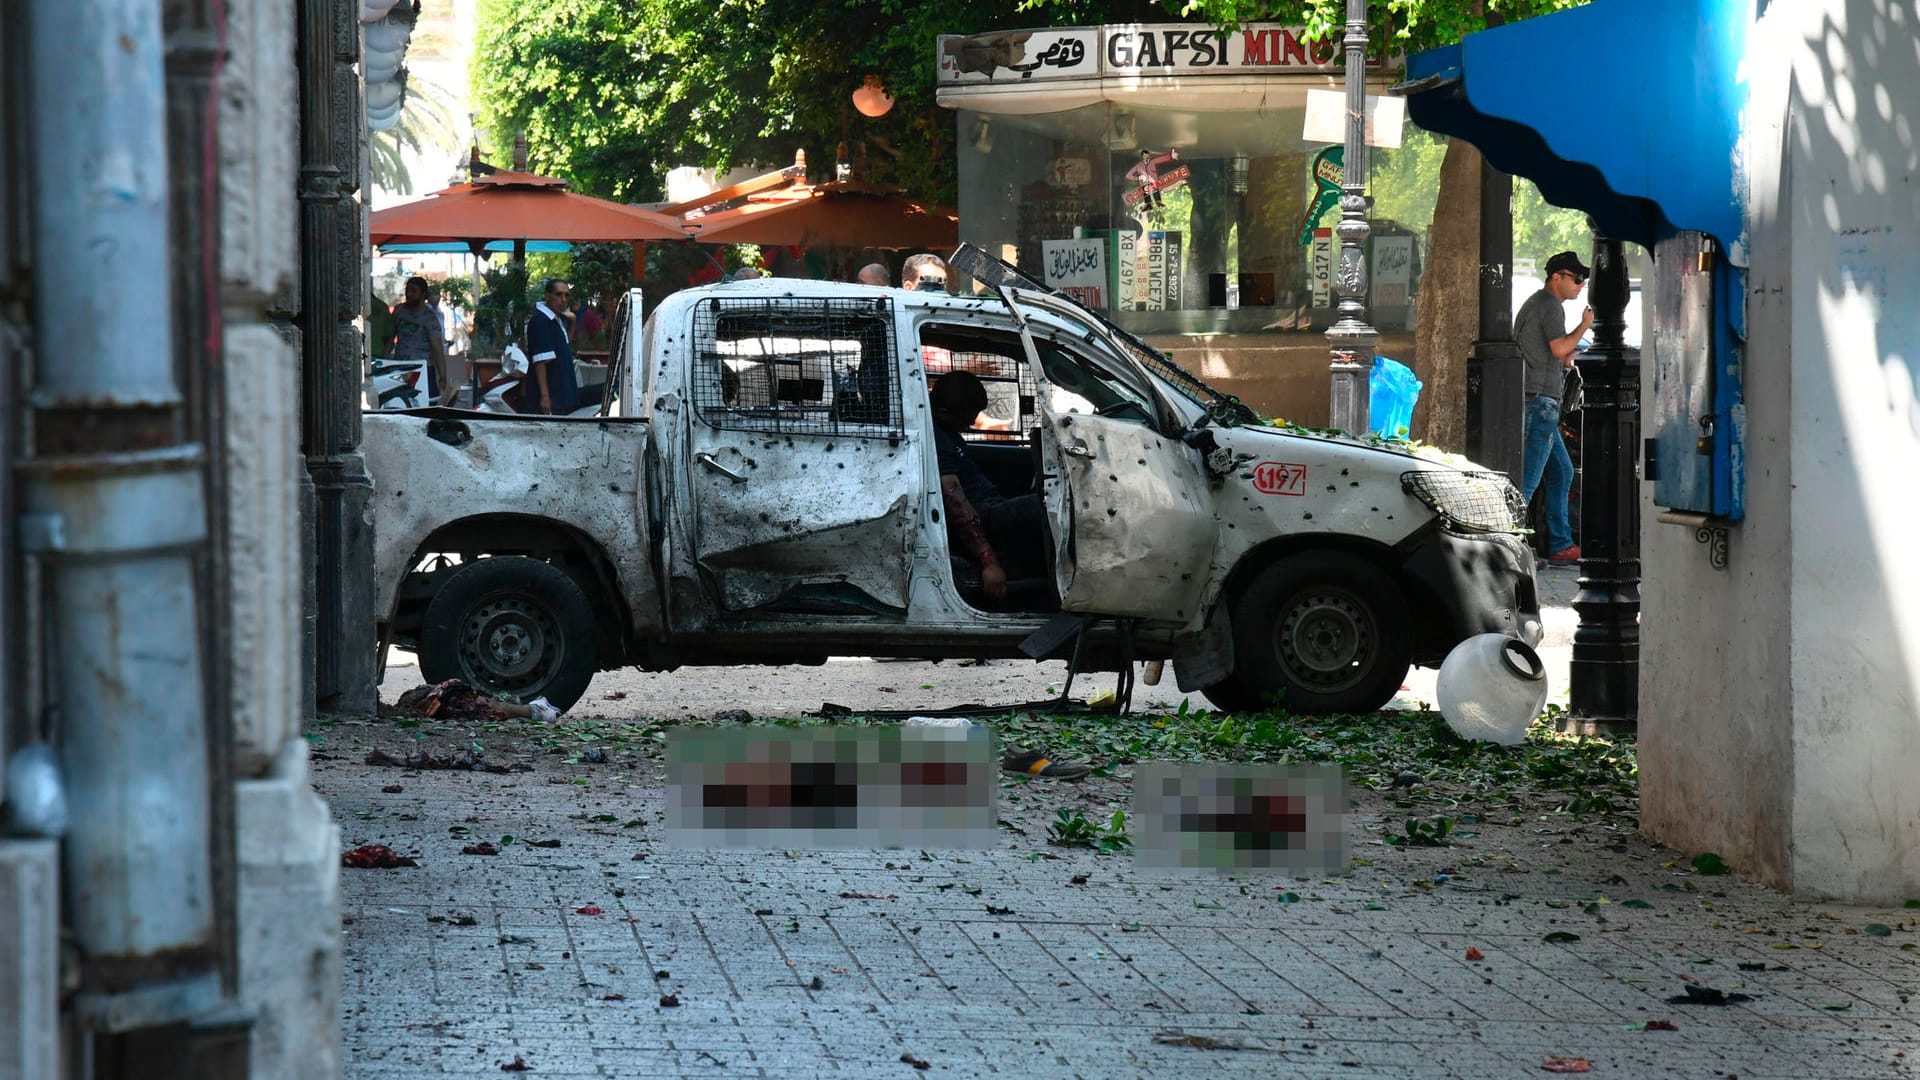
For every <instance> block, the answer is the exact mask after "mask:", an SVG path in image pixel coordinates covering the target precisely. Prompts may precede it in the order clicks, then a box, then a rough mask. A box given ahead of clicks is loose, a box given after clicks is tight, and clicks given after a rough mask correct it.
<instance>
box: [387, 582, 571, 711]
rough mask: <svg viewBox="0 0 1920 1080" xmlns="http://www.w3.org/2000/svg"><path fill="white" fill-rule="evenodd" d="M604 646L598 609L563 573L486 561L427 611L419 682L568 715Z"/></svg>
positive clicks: (442, 593)
mask: <svg viewBox="0 0 1920 1080" xmlns="http://www.w3.org/2000/svg"><path fill="white" fill-rule="evenodd" d="M598 638H599V628H598V627H597V626H596V624H595V623H594V619H593V605H592V604H591V603H589V602H588V600H587V596H586V594H585V593H584V592H582V591H580V586H579V585H578V584H576V583H575V582H574V580H573V579H572V578H571V577H568V576H567V575H566V574H565V573H564V572H563V571H561V570H559V569H558V568H556V567H553V566H550V565H548V564H547V563H544V562H541V561H540V560H538V559H529V558H526V557H524V556H518V555H510V556H501V557H498V558H491V559H480V560H478V561H475V562H472V563H469V564H467V565H466V566H463V567H461V568H460V569H459V570H458V571H456V572H455V573H454V574H453V576H452V577H449V578H448V579H447V581H446V584H444V585H442V586H441V587H440V590H439V591H438V592H436V593H435V594H434V596H433V600H432V601H431V602H429V603H428V604H427V612H426V617H425V619H424V620H423V621H422V624H421V627H420V674H421V676H422V677H424V678H425V679H426V680H427V681H428V682H440V681H442V680H444V679H462V680H465V681H466V682H467V683H469V684H470V685H472V686H475V687H479V688H481V689H483V690H490V691H494V692H496V693H502V694H509V695H511V696H513V697H514V698H517V699H518V700H520V701H531V700H533V699H534V698H537V697H544V698H546V699H547V700H548V701H550V702H552V703H553V704H554V705H555V706H557V707H559V708H561V709H566V708H570V707H571V706H572V705H573V703H574V702H576V701H579V700H580V696H581V695H582V694H585V693H586V692H587V684H588V683H589V682H591V681H592V679H593V672H594V666H595V665H594V658H595V656H596V653H597V649H598Z"/></svg>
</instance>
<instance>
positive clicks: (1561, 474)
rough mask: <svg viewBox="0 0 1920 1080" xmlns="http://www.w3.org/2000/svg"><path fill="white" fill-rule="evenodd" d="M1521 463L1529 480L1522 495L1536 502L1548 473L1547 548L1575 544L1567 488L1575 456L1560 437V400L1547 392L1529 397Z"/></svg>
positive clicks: (1550, 550) (1560, 548)
mask: <svg viewBox="0 0 1920 1080" xmlns="http://www.w3.org/2000/svg"><path fill="white" fill-rule="evenodd" d="M1520 461H1521V464H1520V476H1521V479H1522V480H1524V481H1525V482H1526V484H1525V490H1523V491H1522V492H1521V495H1522V496H1523V497H1525V498H1526V500H1527V502H1528V503H1529V504H1531V503H1532V502H1533V493H1534V490H1535V489H1536V488H1538V487H1539V486H1540V481H1541V479H1542V478H1543V477H1544V478H1545V479H1546V482H1547V552H1548V553H1549V554H1557V553H1559V552H1562V551H1565V550H1567V549H1568V548H1570V547H1572V546H1573V526H1571V525H1569V524H1568V523H1567V490H1568V489H1569V488H1571V487H1573V459H1572V458H1570V457H1568V456H1567V444H1566V442H1565V441H1563V440H1562V439H1561V438H1560V401H1559V399H1558V398H1554V397H1550V396H1548V395H1546V394H1533V395H1531V396H1529V397H1528V398H1527V434H1526V449H1525V452H1524V454H1523V455H1522V457H1521V459H1520Z"/></svg>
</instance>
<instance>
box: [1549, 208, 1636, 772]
mask: <svg viewBox="0 0 1920 1080" xmlns="http://www.w3.org/2000/svg"><path fill="white" fill-rule="evenodd" d="M1627 299H1628V297H1627V261H1626V257H1625V255H1624V254H1623V253H1622V251H1621V249H1620V241H1618V240H1615V239H1611V238H1609V237H1605V236H1602V235H1600V230H1599V229H1598V227H1596V228H1595V229H1594V237H1593V292H1592V293H1591V295H1590V302H1591V303H1592V304H1593V338H1594V345H1593V348H1591V349H1588V350H1587V351H1586V352H1584V353H1581V354H1580V356H1579V359H1578V361H1577V362H1578V364H1579V366H1580V376H1581V378H1582V380H1583V381H1584V382H1585V384H1586V405H1585V407H1584V408H1582V409H1581V411H1580V589H1579V592H1577V593H1575V594H1574V597H1573V610H1574V611H1575V613H1577V614H1578V615H1579V617H1580V623H1579V625H1578V626H1577V627H1576V628H1575V629H1574V632H1573V662H1572V664H1571V665H1570V668H1569V671H1568V692H1567V707H1568V708H1567V711H1568V713H1569V714H1570V716H1569V720H1568V723H1567V729H1568V730H1571V731H1575V732H1578V733H1581V734H1594V735H1605V734H1611V733H1614V732H1621V731H1632V730H1634V729H1635V727H1636V726H1637V723H1638V717H1639V712H1640V710H1639V689H1640V686H1639V674H1640V485H1639V476H1638V470H1637V468H1636V464H1637V462H1638V457H1637V455H1638V453H1639V450H1640V350H1639V349H1635V348H1630V347H1628V345H1627V344H1626V340H1625V338H1626V329H1627V323H1626V309H1627Z"/></svg>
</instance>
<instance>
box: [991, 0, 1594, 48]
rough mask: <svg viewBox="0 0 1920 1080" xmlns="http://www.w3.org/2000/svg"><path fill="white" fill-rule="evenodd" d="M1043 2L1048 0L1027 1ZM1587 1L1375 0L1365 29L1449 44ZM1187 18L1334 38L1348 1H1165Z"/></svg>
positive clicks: (1408, 43)
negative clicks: (1494, 21)
mask: <svg viewBox="0 0 1920 1080" xmlns="http://www.w3.org/2000/svg"><path fill="white" fill-rule="evenodd" d="M1029 2H1030V3H1031V4H1032V5H1033V6H1036V7H1038V6H1043V5H1045V4H1047V3H1048V2H1049V0H1029ZM1586 2H1587V0H1373V2H1372V3H1370V4H1368V5H1367V17H1368V31H1369V33H1370V35H1371V36H1372V38H1373V40H1374V41H1392V42H1393V43H1394V46H1395V48H1396V49H1397V50H1402V51H1414V50H1419V49H1431V48H1434V47H1435V46H1439V45H1451V44H1453V43H1454V42H1456V41H1459V40H1460V39H1461V38H1463V37H1465V36H1467V35H1468V34H1471V33H1474V32H1476V31H1480V30H1485V29H1486V28H1487V22H1488V17H1489V16H1493V17H1495V18H1498V19H1499V20H1500V21H1502V22H1518V21H1519V20H1521V19H1528V18H1532V17H1533V16H1535V15H1544V14H1546V13H1547V12H1550V11H1561V10H1564V9H1566V8H1570V7H1578V6H1579V5H1581V4H1584V3H1586ZM1176 3H1177V5H1178V7H1177V9H1178V11H1179V12H1180V14H1182V15H1185V16H1197V17H1199V18H1201V19H1203V20H1205V21H1207V22H1211V23H1218V24H1221V25H1225V26H1234V25H1238V24H1240V23H1249V22H1284V23H1293V24H1296V25H1300V26H1304V27H1306V28H1307V34H1306V36H1307V37H1308V38H1309V39H1312V40H1315V41H1320V40H1328V39H1331V40H1336V41H1337V40H1338V39H1339V36H1340V34H1341V32H1342V28H1343V27H1344V26H1345V25H1346V20H1347V3H1346V0H1168V7H1169V8H1174V7H1175V5H1176Z"/></svg>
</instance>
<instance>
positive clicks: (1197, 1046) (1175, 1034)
mask: <svg viewBox="0 0 1920 1080" xmlns="http://www.w3.org/2000/svg"><path fill="white" fill-rule="evenodd" d="M1153 1041H1154V1042H1157V1043H1159V1044H1160V1045H1161V1046H1185V1047H1189V1048H1191V1049H1194V1050H1245V1049H1247V1044H1246V1043H1243V1042H1240V1041H1239V1040H1237V1039H1216V1038H1214V1037H1213V1036H1211V1035H1194V1034H1191V1033H1189V1032H1185V1031H1180V1030H1178V1029H1173V1030H1168V1031H1161V1032H1158V1033H1156V1034H1155V1035H1154V1036H1153Z"/></svg>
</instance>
